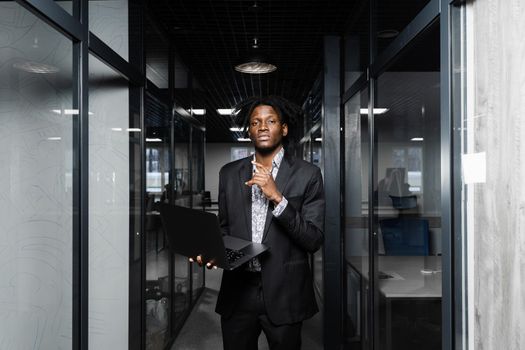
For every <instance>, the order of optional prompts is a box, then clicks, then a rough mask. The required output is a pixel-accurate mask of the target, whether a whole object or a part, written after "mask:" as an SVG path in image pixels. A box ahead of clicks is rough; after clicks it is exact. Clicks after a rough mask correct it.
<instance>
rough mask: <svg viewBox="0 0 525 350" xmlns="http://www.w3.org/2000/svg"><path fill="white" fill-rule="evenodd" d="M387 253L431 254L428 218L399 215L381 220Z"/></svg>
mask: <svg viewBox="0 0 525 350" xmlns="http://www.w3.org/2000/svg"><path fill="white" fill-rule="evenodd" d="M379 226H380V228H381V234H382V235H383V243H384V246H385V255H416V256H422V255H429V254H430V244H429V230H428V220H426V219H422V218H419V217H399V218H395V219H384V220H381V221H379Z"/></svg>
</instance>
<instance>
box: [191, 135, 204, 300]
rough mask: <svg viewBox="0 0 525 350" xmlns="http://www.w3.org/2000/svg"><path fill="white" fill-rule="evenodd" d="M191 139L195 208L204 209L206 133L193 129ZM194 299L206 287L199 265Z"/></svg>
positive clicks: (193, 269)
mask: <svg viewBox="0 0 525 350" xmlns="http://www.w3.org/2000/svg"><path fill="white" fill-rule="evenodd" d="M191 131H192V137H191V178H192V180H191V187H192V194H193V200H192V203H193V208H195V209H202V208H203V204H202V201H203V196H204V136H205V135H204V131H203V130H201V129H199V128H197V127H192V128H191ZM191 275H192V287H193V290H192V299H193V301H195V300H196V298H197V297H198V296H199V295H200V292H201V291H202V288H203V287H204V268H203V267H199V266H198V265H192V267H191Z"/></svg>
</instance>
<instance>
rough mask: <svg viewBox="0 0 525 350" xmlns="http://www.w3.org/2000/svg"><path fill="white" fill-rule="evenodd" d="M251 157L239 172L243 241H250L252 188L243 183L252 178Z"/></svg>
mask: <svg viewBox="0 0 525 350" xmlns="http://www.w3.org/2000/svg"><path fill="white" fill-rule="evenodd" d="M251 159H252V158H251V157H249V158H247V159H246V161H244V162H243V164H242V166H241V168H240V170H239V186H240V188H241V197H242V198H241V200H242V203H241V204H242V207H243V208H244V219H245V220H246V231H245V232H244V237H243V238H244V239H246V240H247V241H251V240H252V188H251V187H249V186H246V185H245V184H244V183H245V182H246V181H248V180H250V179H251V178H252V172H253V166H252V164H251V162H250V161H251Z"/></svg>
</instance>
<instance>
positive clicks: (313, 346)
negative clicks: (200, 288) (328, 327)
mask: <svg viewBox="0 0 525 350" xmlns="http://www.w3.org/2000/svg"><path fill="white" fill-rule="evenodd" d="M221 276H222V270H213V271H206V290H205V291H204V292H203V293H202V296H201V297H200V299H199V301H198V303H197V305H196V306H195V307H194V309H193V311H192V313H191V314H190V316H189V317H188V320H187V321H186V323H185V324H184V327H183V328H182V329H181V331H180V333H179V335H178V337H177V339H176V340H175V343H174V344H173V346H172V348H171V349H172V350H222V337H221V324H220V316H219V315H218V314H216V313H215V311H214V310H215V303H216V301H217V295H218V293H219V287H220V282H221ZM267 349H268V343H267V342H266V338H265V336H264V335H263V334H261V336H260V337H259V350H267ZM302 349H303V350H321V349H323V347H322V316H321V313H318V314H317V315H316V316H314V317H313V318H311V319H310V320H307V321H305V322H304V324H303V346H302Z"/></svg>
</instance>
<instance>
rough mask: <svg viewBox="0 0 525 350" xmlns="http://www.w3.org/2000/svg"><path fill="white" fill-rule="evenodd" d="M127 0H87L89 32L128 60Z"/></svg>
mask: <svg viewBox="0 0 525 350" xmlns="http://www.w3.org/2000/svg"><path fill="white" fill-rule="evenodd" d="M128 20H129V11H128V0H89V30H90V31H91V32H92V33H93V34H95V35H96V36H97V37H98V38H99V39H100V40H102V41H103V42H104V43H106V44H107V45H108V46H109V47H110V48H111V49H113V50H114V51H115V52H116V53H118V54H119V55H120V56H122V57H123V58H124V59H125V60H127V59H128V52H129V34H128V33H129V29H128Z"/></svg>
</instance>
